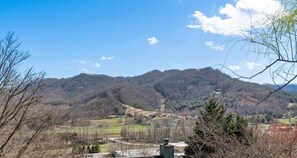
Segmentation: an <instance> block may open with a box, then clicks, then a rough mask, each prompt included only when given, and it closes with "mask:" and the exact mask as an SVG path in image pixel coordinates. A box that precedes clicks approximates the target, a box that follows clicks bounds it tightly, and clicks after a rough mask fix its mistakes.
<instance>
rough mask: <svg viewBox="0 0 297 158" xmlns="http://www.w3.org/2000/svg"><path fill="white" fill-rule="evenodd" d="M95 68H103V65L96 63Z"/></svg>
mask: <svg viewBox="0 0 297 158" xmlns="http://www.w3.org/2000/svg"><path fill="white" fill-rule="evenodd" d="M93 67H97V68H99V67H101V65H100V64H99V63H95V64H93Z"/></svg>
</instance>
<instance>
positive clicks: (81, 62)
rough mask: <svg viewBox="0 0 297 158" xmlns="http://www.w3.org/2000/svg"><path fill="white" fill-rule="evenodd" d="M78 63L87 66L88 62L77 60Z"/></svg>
mask: <svg viewBox="0 0 297 158" xmlns="http://www.w3.org/2000/svg"><path fill="white" fill-rule="evenodd" d="M77 62H78V63H80V64H87V63H88V62H87V61H85V60H79V61H77Z"/></svg>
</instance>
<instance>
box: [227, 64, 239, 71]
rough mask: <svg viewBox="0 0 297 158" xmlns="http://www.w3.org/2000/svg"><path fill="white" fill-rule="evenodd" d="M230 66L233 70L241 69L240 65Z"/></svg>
mask: <svg viewBox="0 0 297 158" xmlns="http://www.w3.org/2000/svg"><path fill="white" fill-rule="evenodd" d="M228 68H229V69H230V70H232V71H237V70H240V69H241V66H239V65H232V66H229V67H228Z"/></svg>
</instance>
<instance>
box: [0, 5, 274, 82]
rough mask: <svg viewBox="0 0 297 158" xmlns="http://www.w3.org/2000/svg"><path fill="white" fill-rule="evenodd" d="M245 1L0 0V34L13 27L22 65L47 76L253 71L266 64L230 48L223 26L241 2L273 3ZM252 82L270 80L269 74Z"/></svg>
mask: <svg viewBox="0 0 297 158" xmlns="http://www.w3.org/2000/svg"><path fill="white" fill-rule="evenodd" d="M245 1H247V0H237V1H234V0H208V1H205V0H0V19H1V25H0V36H1V37H3V36H4V35H5V34H6V33H7V32H8V31H13V32H15V35H16V37H17V38H18V40H19V41H20V42H22V45H21V49H22V50H26V51H29V53H30V54H31V57H30V58H29V59H28V60H27V61H26V62H24V63H23V64H22V66H21V69H25V68H28V67H31V66H33V67H34V69H35V70H36V71H44V72H46V74H47V76H46V77H57V78H63V77H71V76H74V75H77V74H79V73H91V74H107V75H110V76H135V75H141V74H143V73H145V72H148V71H151V70H154V69H158V70H168V69H187V68H203V67H208V66H211V67H214V68H221V66H219V64H223V65H224V66H226V67H229V68H230V69H232V70H234V71H236V72H237V73H239V74H243V75H251V74H253V73H254V72H257V70H260V68H261V67H263V66H264V63H261V62H259V60H261V59H259V58H257V56H253V55H249V56H247V55H246V54H244V53H243V54H240V53H236V52H237V49H236V48H233V49H231V51H230V47H231V46H232V41H231V40H230V37H231V38H232V37H234V35H235V36H236V31H234V30H233V31H224V30H223V29H226V28H225V26H233V24H238V23H240V20H238V19H240V18H238V17H233V16H230V15H231V14H232V13H234V15H237V16H238V15H239V16H240V15H241V13H238V12H236V11H238V10H239V9H242V8H240V3H243V4H244V3H251V2H253V3H254V4H248V5H246V6H251V7H257V6H258V5H259V1H263V3H264V4H268V3H269V2H273V3H274V4H273V5H277V4H276V2H277V1H274V0H258V1H256V0H250V2H245ZM255 2H256V3H257V4H256V3H255ZM269 5H270V4H269ZM262 6H263V5H262ZM232 7H233V8H232ZM238 8H239V9H238ZM269 8H273V7H272V6H269ZM236 9H237V10H236ZM243 9H245V8H243ZM248 9H250V8H248ZM256 9H257V8H256ZM269 11H270V10H269ZM269 11H268V12H269ZM232 15H233V14H232ZM218 17H219V18H218ZM220 18H221V19H220ZM232 20H233V21H232ZM230 21H231V23H229V22H230ZM216 25H218V26H216ZM223 26H224V27H223ZM234 26H235V25H234ZM224 72H226V73H229V74H231V73H230V72H228V71H226V70H224ZM252 81H255V82H259V83H264V82H271V81H270V77H269V76H268V74H264V75H262V76H260V77H258V78H256V79H254V80H252Z"/></svg>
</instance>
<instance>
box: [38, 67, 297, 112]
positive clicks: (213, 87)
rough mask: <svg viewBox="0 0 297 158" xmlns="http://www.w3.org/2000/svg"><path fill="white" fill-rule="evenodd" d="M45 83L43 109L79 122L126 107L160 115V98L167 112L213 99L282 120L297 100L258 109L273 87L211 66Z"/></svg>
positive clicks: (278, 97)
mask: <svg viewBox="0 0 297 158" xmlns="http://www.w3.org/2000/svg"><path fill="white" fill-rule="evenodd" d="M43 82H44V83H45V84H46V85H47V88H46V89H44V90H43V94H44V95H45V96H46V99H45V100H44V101H43V104H47V105H52V106H59V105H64V106H68V107H69V108H73V111H74V112H73V113H74V115H75V116H79V117H96V116H102V115H104V116H105V115H110V114H117V115H118V114H123V113H124V110H125V109H124V107H123V106H121V105H122V104H125V105H130V106H133V107H136V108H140V109H144V110H156V109H158V108H159V107H160V104H161V100H162V99H165V100H166V102H165V104H166V107H167V108H168V110H173V111H175V110H181V109H182V110H185V109H189V108H188V107H189V106H190V107H191V108H190V110H193V109H194V110H195V109H197V108H199V107H201V105H202V104H203V101H205V100H207V99H208V98H212V97H216V98H218V99H219V101H220V102H222V103H224V104H225V105H226V107H227V108H232V109H233V110H234V111H237V112H240V113H243V114H251V113H255V112H256V113H267V112H270V113H274V114H275V115H278V116H280V115H283V114H284V113H285V112H286V110H287V105H288V103H289V102H291V101H292V97H295V96H294V95H292V94H289V93H288V94H287V93H284V92H280V93H277V94H275V95H273V96H272V97H270V98H268V99H267V100H266V101H265V102H263V103H262V104H261V105H260V106H257V107H254V105H255V103H254V102H252V101H251V100H253V101H255V102H257V101H259V100H261V99H262V98H264V97H265V96H266V95H268V94H269V92H270V91H271V90H272V88H271V87H269V86H265V85H260V84H257V83H250V82H243V81H240V80H238V79H234V78H232V77H230V76H229V75H226V74H224V73H222V72H221V71H220V70H217V69H213V68H210V67H207V68H202V69H185V70H166V71H159V70H152V71H149V72H147V73H144V74H142V75H139V76H134V77H121V76H118V77H111V76H108V75H89V74H85V73H82V74H79V75H76V76H74V77H72V78H62V79H52V78H51V79H44V81H43ZM218 91H219V92H218ZM218 94H219V95H218ZM74 107H75V108H74ZM181 107H182V108H181Z"/></svg>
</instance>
